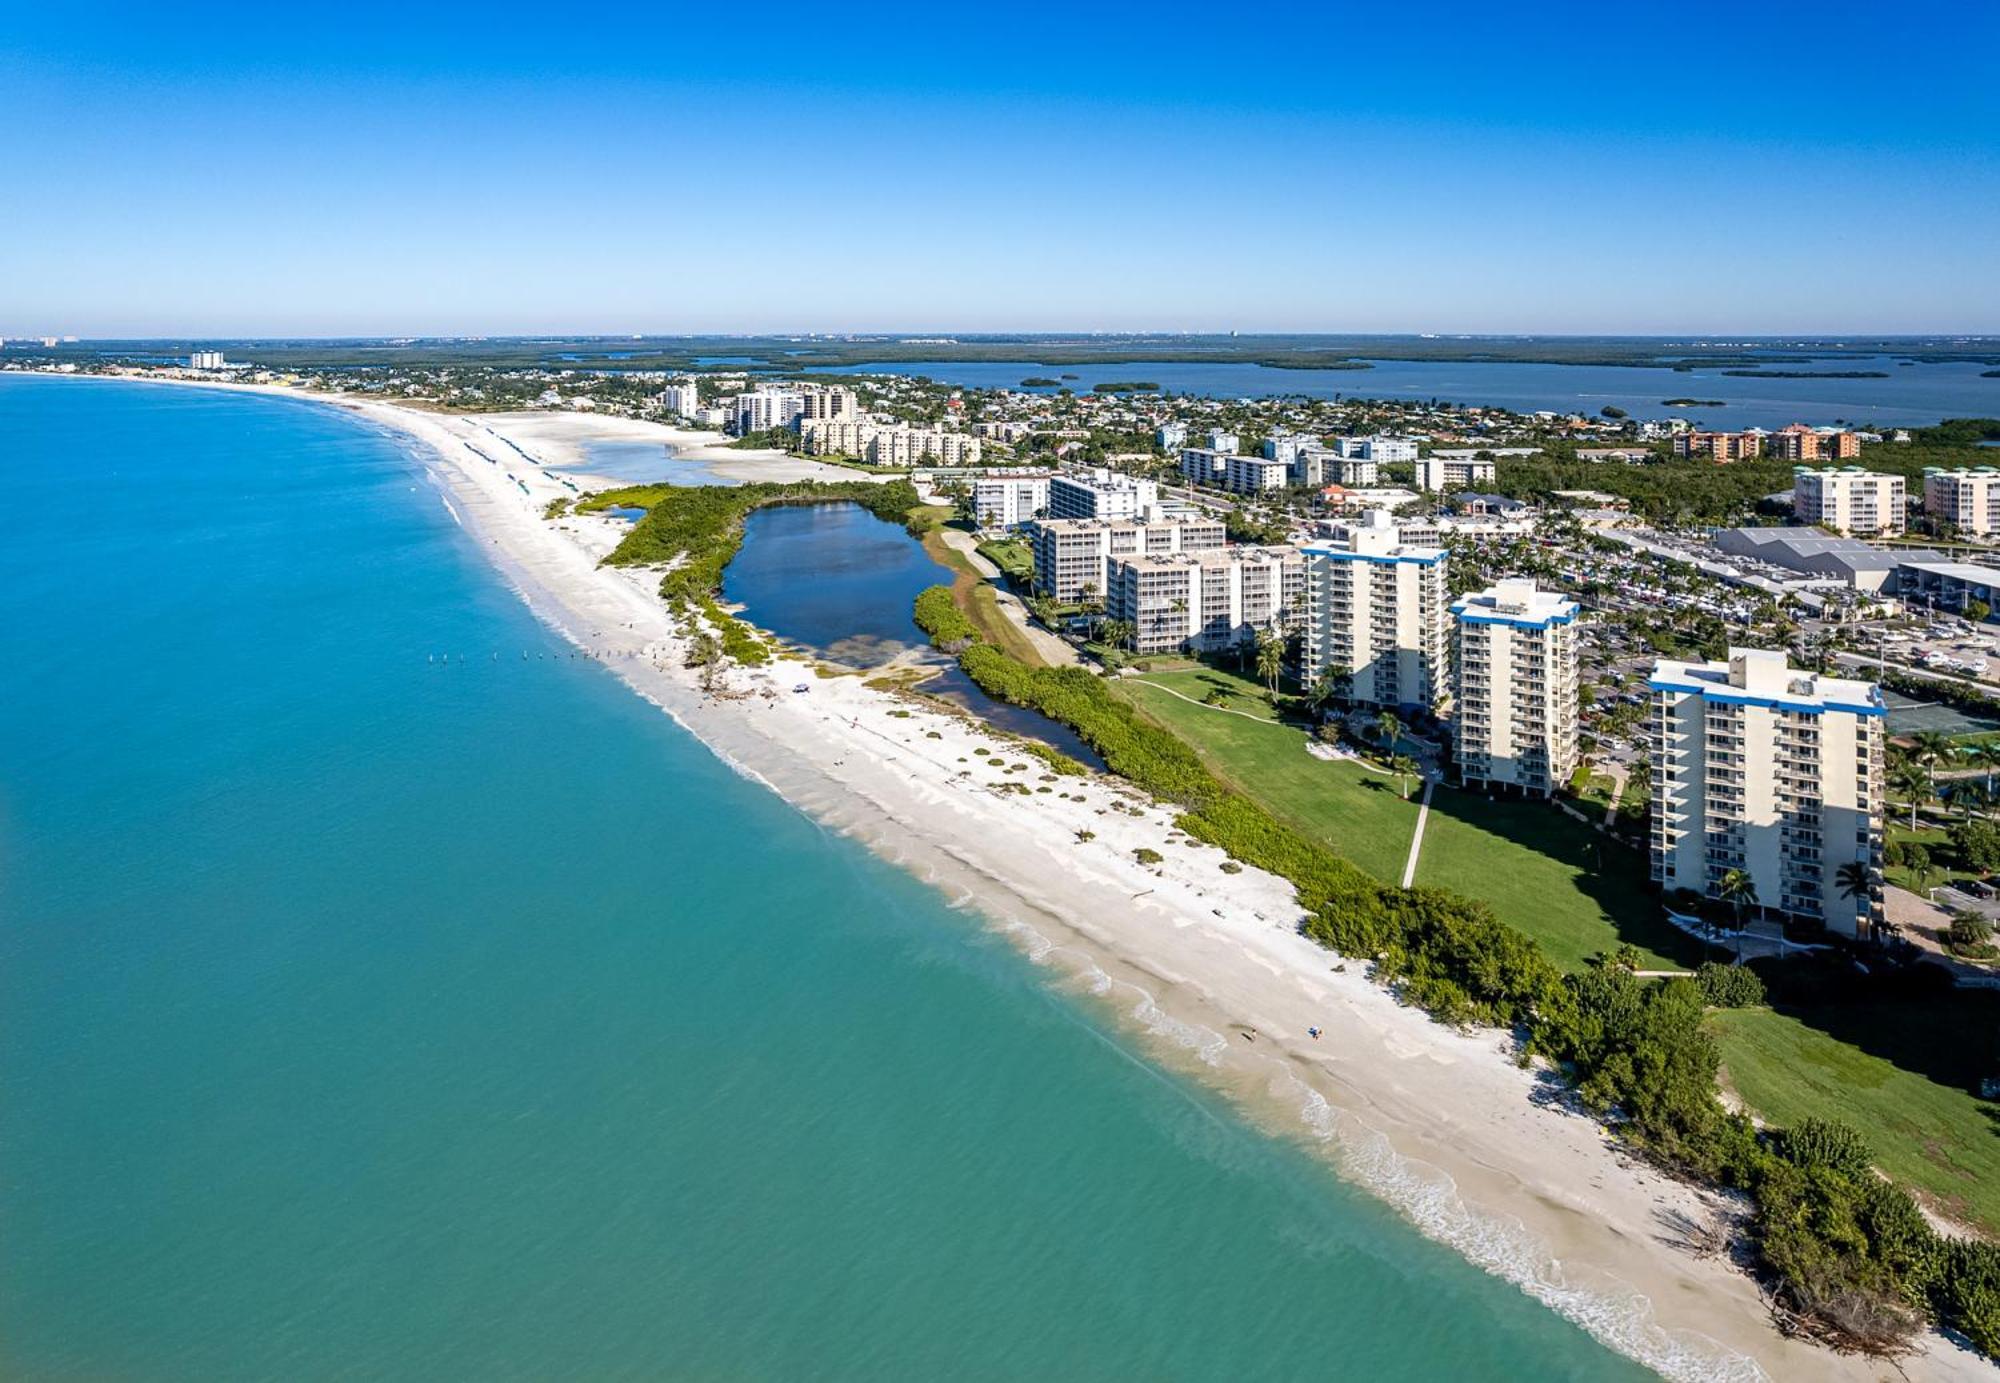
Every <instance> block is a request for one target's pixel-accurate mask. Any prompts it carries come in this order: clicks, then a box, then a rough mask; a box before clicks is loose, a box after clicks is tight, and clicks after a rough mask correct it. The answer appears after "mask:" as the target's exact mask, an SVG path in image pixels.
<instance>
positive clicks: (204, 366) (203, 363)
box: [188, 351, 222, 370]
mask: <svg viewBox="0 0 2000 1383" xmlns="http://www.w3.org/2000/svg"><path fill="white" fill-rule="evenodd" d="M188 368H189V369H190V370H219V369H221V368H222V352H221V351H196V352H194V353H193V354H192V355H190V356H188Z"/></svg>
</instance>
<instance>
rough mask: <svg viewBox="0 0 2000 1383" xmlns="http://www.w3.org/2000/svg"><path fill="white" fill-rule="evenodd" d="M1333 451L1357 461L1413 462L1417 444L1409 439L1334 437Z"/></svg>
mask: <svg viewBox="0 0 2000 1383" xmlns="http://www.w3.org/2000/svg"><path fill="white" fill-rule="evenodd" d="M1333 449H1334V451H1336V452H1338V453H1339V454H1340V455H1341V456H1346V457H1352V458H1354V459H1355V460H1357V461H1373V462H1376V463H1377V464H1380V463H1381V462H1384V461H1398V462H1400V461H1414V460H1416V459H1417V443H1416V439H1415V438H1411V437H1385V436H1380V435H1377V436H1373V437H1336V438H1334V439H1333Z"/></svg>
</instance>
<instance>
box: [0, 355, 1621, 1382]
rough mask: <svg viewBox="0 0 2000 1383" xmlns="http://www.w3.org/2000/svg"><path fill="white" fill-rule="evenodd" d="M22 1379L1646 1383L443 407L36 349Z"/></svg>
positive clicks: (13, 1330) (8, 1311)
mask: <svg viewBox="0 0 2000 1383" xmlns="http://www.w3.org/2000/svg"><path fill="white" fill-rule="evenodd" d="M0 480H4V490H0V496H3V497H0V1096H3V1098H0V1375H4V1376H5V1377H8V1378H21V1379H55V1378H90V1379H174V1380H178V1379H189V1380H195V1379H200V1380H219V1379H319V1378H334V1377H340V1378H368V1379H506V1378H535V1379H549V1378H590V1379H612V1378H648V1379H651V1378H673V1379H790V1378H816V1379H817V1378H830V1379H871V1380H881V1379H905V1378H907V1379H934V1378H940V1377H953V1378H965V1379H979V1378H1034V1379H1094V1378H1106V1379H1109V1378H1144V1379H1221V1378H1228V1379H1264V1378H1270V1379H1292V1378H1315V1377H1345V1378H1367V1379H1386V1380H1402V1379H1411V1380H1415V1379H1433V1378H1445V1377H1450V1378H1458V1379H1502V1378H1519V1377H1536V1378H1552V1379H1570V1378H1592V1379H1596V1378H1612V1379H1615V1378H1625V1377H1636V1376H1639V1372H1640V1371H1639V1370H1638V1369H1637V1367H1636V1366H1635V1365H1633V1364H1630V1363H1628V1362H1627V1361H1625V1360H1623V1359H1621V1358H1619V1357H1617V1356H1614V1355H1612V1354H1611V1353H1609V1352H1607V1351H1606V1350H1604V1349H1603V1348H1601V1347H1600V1346H1598V1345H1597V1344H1596V1343H1594V1342H1593V1341H1592V1340H1591V1339H1589V1338H1588V1337H1587V1336H1586V1335H1585V1334H1584V1333H1583V1332H1582V1331H1580V1330H1579V1329H1577V1328H1576V1327H1574V1326H1572V1325H1571V1324H1569V1323H1567V1322H1566V1321H1564V1320H1562V1319H1560V1318H1559V1317H1557V1316H1556V1315H1554V1314H1552V1313H1551V1312H1549V1311H1547V1310H1545V1309H1543V1308H1542V1307H1541V1306H1539V1305H1537V1304H1535V1303H1533V1302H1531V1301H1530V1300H1529V1299H1528V1298H1526V1297H1524V1296H1523V1295H1522V1294H1521V1293H1520V1292H1518V1291H1517V1290H1515V1289H1514V1288H1513V1287H1511V1286H1509V1285H1507V1284H1505V1283H1504V1282H1502V1281H1500V1280H1498V1279H1496V1278H1493V1277H1489V1276H1486V1275H1484V1274H1482V1273H1480V1272H1479V1271H1477V1270H1475V1269H1474V1268H1472V1267H1471V1266H1469V1265H1468V1264H1466V1263H1465V1262H1463V1261H1461V1260H1460V1259H1458V1258H1457V1257H1455V1256H1454V1255H1452V1254H1451V1253H1450V1252H1449V1251H1447V1250H1445V1249H1444V1248H1442V1247H1439V1246H1438V1245H1435V1244H1433V1243H1431V1242H1429V1241H1428V1240H1426V1239H1424V1238H1422V1237H1421V1236H1420V1235H1419V1234H1418V1233H1416V1232H1415V1230H1413V1229H1412V1228H1411V1227H1410V1226H1408V1225H1407V1224H1405V1223H1404V1222H1402V1221H1401V1220H1400V1219H1398V1218H1397V1217H1396V1216H1395V1215H1393V1214H1392V1213H1391V1212H1390V1211H1388V1210H1387V1209H1386V1208H1385V1207H1383V1206H1382V1205H1380V1204H1379V1203H1377V1202H1376V1201H1374V1200H1372V1199H1371V1198H1369V1197H1368V1196H1366V1195H1365V1194H1363V1193H1361V1192H1359V1191H1357V1190H1355V1189H1353V1188H1350V1187H1348V1186H1346V1185H1344V1184H1342V1183H1341V1182H1340V1181H1339V1180H1337V1179H1336V1178H1335V1177H1334V1176H1333V1175H1332V1174H1331V1173H1330V1172H1329V1171H1328V1170H1327V1168H1326V1167H1325V1166H1324V1165H1322V1163H1320V1162H1319V1161H1318V1160H1317V1159H1316V1158H1315V1157H1314V1156H1312V1155H1310V1154H1309V1153H1308V1151H1306V1150H1305V1149H1303V1148H1301V1147H1297V1146H1294V1145H1292V1144H1290V1143H1288V1142H1286V1141H1283V1140H1282V1139H1279V1138H1275V1137H1272V1136H1269V1135H1267V1134H1265V1133H1263V1132H1260V1131H1258V1130H1256V1129H1253V1128H1251V1127H1248V1126H1246V1125H1245V1124H1243V1123H1242V1122H1240V1121H1239V1120H1238V1119H1237V1118H1235V1117H1234V1116H1233V1115H1232V1114H1231V1112H1230V1111H1229V1109H1228V1107H1227V1106H1226V1105H1225V1104H1224V1103H1223V1102H1222V1100H1221V1099H1219V1098H1218V1097H1215V1096H1213V1095H1211V1094H1210V1093H1208V1092H1207V1091H1205V1090H1203V1089H1202V1088H1200V1087H1199V1086H1195V1085H1191V1084H1189V1083H1187V1082H1186V1081H1184V1080H1182V1079H1180V1078H1178V1077H1176V1076H1174V1075H1171V1074H1169V1073H1168V1072H1167V1071H1165V1070H1164V1069H1163V1068H1162V1067H1161V1066H1160V1065H1159V1064H1158V1063H1157V1062H1156V1061H1155V1060H1154V1059H1153V1058H1152V1057H1151V1056H1150V1055H1149V1054H1148V1052H1147V1050H1146V1049H1145V1047H1144V1045H1143V1043H1142V1042H1141V1040H1140V1039H1139V1038H1138V1037H1136V1036H1135V1035H1134V1034H1132V1033H1130V1032H1128V1031H1126V1030H1125V1029H1123V1028H1122V1027H1120V1026H1119V1025H1118V1024H1117V1023H1116V1022H1115V1021H1114V1019H1113V1017H1112V1016H1111V1015H1109V1014H1108V1013H1105V1012H1101V1011H1099V1010H1097V1009H1095V1008H1094V1007H1092V1006H1091V1004H1090V1003H1089V1002H1088V1001H1087V1000H1078V999H1074V998H1072V997H1070V996H1068V995H1067V994H1064V993H1061V992H1058V991H1057V990H1056V989H1055V988H1053V987H1052V986H1051V984H1050V983H1049V981H1048V979H1047V977H1046V976H1045V974H1044V973H1043V972H1042V971H1040V970H1038V969H1037V968H1036V967H1035V966H1034V965H1032V964H1031V963H1029V962H1028V961H1027V960H1026V959H1025V958H1024V957H1022V956H1021V955H1020V954H1018V953H1017V952H1016V951H1015V950H1013V949H1012V948H1011V947H1009V946H1008V945H1006V944H1004V943H1003V942H1002V941H1000V940H998V939H996V938H995V937H994V936H993V935H991V934H989V933H988V932H987V931H986V930H985V929H983V927H982V926H981V925H980V923H979V921H978V919H977V918H976V917H974V916H972V915H970V914H968V913H966V912H962V911H955V910H953V909H952V908H950V907H948V906H947V905H946V903H945V901H944V900H943V899H942V898H940V897H939V896H938V895H936V894H935V893H934V892H933V891H932V890H930V889H928V888H927V887H925V886H923V885H921V884H919V883H918V882H917V881H915V880H914V879H912V878H909V877H907V876H905V875H904V874H902V873H900V872H899V871H897V870H895V869H893V868H892V867H890V866H888V865H887V864H885V863H884V862H882V861H880V860H878V859H876V858H875V857H874V856H872V855H870V854H869V853H867V852H866V851H865V850H864V849H862V848H861V847H860V846H858V845H857V844H855V843H854V842H851V841H848V840H845V839H842V838H838V837H835V836H833V835H831V834H829V833H827V832H825V831H823V830H821V829H820V828H819V827H817V826H816V825H815V824H814V823H813V822H811V821H810V820H808V819H806V818H805V817H803V816H802V815H800V814H799V813H798V812H796V811H794V810H793V809H792V808H790V807H789V806H787V805H786V804H784V803H783V802H781V801H780V800H779V799H777V798H776V797H774V796H772V795H771V794H769V793H768V792H766V791H765V790H763V789H762V788H760V787H758V786H756V785H754V784H752V783H750V782H748V781H746V780H744V779H743V778H740V777H738V776H736V775H735V774H733V773H731V772H730V771H728V770H727V769H726V768H725V767H723V766H722V765H721V764H720V763H719V762H718V761H717V760H716V759H715V758H714V757H713V756H711V755H710V754H709V753H708V752H707V751H706V750H705V749H704V748H703V747H702V746H701V745H700V744H699V743H698V742H696V741H695V740H694V739H692V738H691V737H690V736H689V735H688V734H687V733H685V732H684V731H682V730H681V729H680V728H679V727H677V726H676V725H675V724H674V723H673V722H671V721H670V720H669V719H668V718H667V717H665V716H663V715H661V714H659V713H658V712H657V711H655V710H654V709H653V708H651V707H650V706H648V705H646V704H644V703H643V702H641V701H640V700H639V699H638V698H637V697H635V696H633V695H632V694H631V693H630V692H629V691H627V690H626V689H625V688H624V687H623V686H622V685H621V684H620V683H618V682H617V681H616V680H615V679H614V677H613V676H612V675H611V674H610V673H609V672H608V671H606V670H605V669H604V668H603V667H601V666H599V665H597V664H595V663H591V662H589V661H587V660H584V659H581V658H575V657H572V656H571V655H570V650H569V648H568V647H567V646H566V645H564V644H563V643H561V642H560V641H559V640H557V639H556V638H555V637H554V636H553V635H551V634H550V633H548V632H547V631H546V630H544V629H543V628H542V627H541V626H540V625H539V624H538V623H537V622H536V621H535V620H534V618H533V617H532V616H531V615H530V614H529V612H528V611H527V610H526V608H525V607H524V606H523V605H522V604H521V603H520V602H519V601H518V600H517V599H516V598H515V596H514V595H513V594H511V593H510V592H509V591H508V590H507V589H506V588H505V587H504V585H503V584H502V583H501V581H500V580H498V579H497V578H496V576H495V575H494V573H493V571H492V570H491V569H490V568H489V566H488V565H487V563H486V561H485V559H484V557H483V556H482V554H481V552H480V551H479V546H480V544H479V540H478V539H477V538H476V536H475V535H473V534H471V533H468V532H467V531H465V530H463V529H462V528H460V527H459V526H458V525H457V524H456V522H455V521H454V518H453V516H452V514H451V513H450V512H449V511H448V510H447V508H446V507H445V505H444V503H443V499H442V496H441V494H440V492H439V490H438V489H437V488H436V487H435V486H434V485H433V483H432V482H431V480H430V478H429V477H428V475H427V473H426V472H425V470H424V468H423V465H422V462H421V458H420V457H419V456H418V455H416V454H414V453H413V452H412V451H411V450H410V449H409V448H408V447H407V446H406V444H404V443H403V442H402V441H401V440H399V439H398V438H397V437H395V436H393V435H391V434H387V433H383V432H380V431H377V430H374V429H372V428H371V427H369V426H367V425H366V424H363V423H361V422H358V421H357V420H355V419H353V418H351V417H348V416H345V415H341V414H338V413H336V412H334V411H332V410H329V409H326V408H322V407H319V406H316V405H311V404H306V403H299V402H292V401H285V400H274V399H266V398H255V397H245V396H239V395H228V394H222V393H217V392H209V391H198V390H183V389H173V388H165V387H157V386H146V385H137V384H120V383H108V382H98V381H60V380H42V379H21V378H8V377H5V376H0Z"/></svg>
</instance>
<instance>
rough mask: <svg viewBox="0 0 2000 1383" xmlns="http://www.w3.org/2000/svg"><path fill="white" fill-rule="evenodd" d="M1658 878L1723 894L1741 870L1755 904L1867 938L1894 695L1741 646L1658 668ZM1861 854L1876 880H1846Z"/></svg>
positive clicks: (1875, 911) (1876, 913)
mask: <svg viewBox="0 0 2000 1383" xmlns="http://www.w3.org/2000/svg"><path fill="white" fill-rule="evenodd" d="M1650 685H1651V687H1652V691H1653V708H1654V709H1653V714H1654V720H1653V879H1654V881H1655V882H1657V883H1658V884H1659V885H1660V886H1661V887H1662V888H1664V889H1666V890H1668V891H1669V892H1671V891H1673V890H1676V889H1688V890H1691V891H1692V892H1694V893H1697V894H1700V895H1702V896H1703V897H1706V898H1715V899H1721V898H1723V897H1724V894H1723V887H1722V886H1723V880H1724V879H1725V878H1727V877H1728V876H1729V874H1730V872H1731V871H1732V870H1741V871H1743V873H1744V874H1746V875H1747V876H1748V877H1749V879H1750V882H1751V883H1752V884H1753V885H1754V886H1755V888H1756V899H1755V904H1754V906H1755V907H1756V908H1757V909H1760V910H1764V911H1774V912H1777V913H1780V914H1783V915H1785V916H1787V917H1793V918H1802V919H1808V920H1812V921H1818V922H1823V923H1824V924H1825V925H1826V926H1827V928H1828V929H1829V930H1831V931H1835V932H1839V933H1841V934H1842V935H1844V936H1854V937H1867V936H1870V935H1872V934H1873V932H1874V929H1875V927H1876V925H1877V924H1878V923H1879V921H1880V919H1881V915H1882V913H1881V903H1880V901H1879V900H1878V897H1877V895H1878V894H1879V892H1880V881H1881V868H1882V808H1883V800H1884V794H1883V782H1882V779H1883V756H1884V754H1885V752H1886V750H1885V743H1886V740H1887V737H1888V732H1887V730H1886V729H1885V727H1884V723H1883V720H1884V713H1883V704H1882V693H1881V691H1880V689H1879V688H1877V687H1876V686H1875V685H1874V684H1873V683H1869V682H1858V681H1849V680H1846V679H1843V678H1837V677H1826V676H1822V675H1820V674H1818V673H1813V672H1807V671H1803V670H1800V669H1797V668H1793V667H1791V666H1789V665H1788V664H1787V663H1786V660H1785V655H1784V654H1783V653H1780V652H1772V651H1768V650H1764V649H1749V648H1732V649H1730V650H1729V657H1728V658H1727V660H1725V661H1722V662H1712V663H1687V662H1678V661H1675V660H1672V659H1662V660H1661V661H1660V662H1659V663H1658V664H1657V665H1656V666H1655V668H1654V669H1653V676H1652V681H1651V684H1650ZM1849 864H1858V865H1860V866H1861V868H1862V870H1863V871H1864V872H1865V874H1866V876H1867V878H1868V880H1869V881H1870V884H1871V887H1870V888H1869V889H1867V890H1864V891H1862V892H1861V893H1860V894H1859V895H1854V894H1851V893H1850V892H1849V886H1848V885H1847V884H1846V883H1844V882H1843V881H1842V879H1841V877H1840V876H1841V873H1842V866H1844V865H1849Z"/></svg>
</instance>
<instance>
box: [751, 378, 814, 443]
mask: <svg viewBox="0 0 2000 1383" xmlns="http://www.w3.org/2000/svg"><path fill="white" fill-rule="evenodd" d="M805 407H806V401H805V396H804V395H803V394H801V393H800V392H799V391H798V390H797V389H790V388H784V387H782V386H779V385H770V384H767V385H760V386H759V387H758V388H755V389H752V390H750V392H748V393H746V394H738V395H737V396H736V403H735V408H734V412H735V418H734V421H733V426H734V427H735V429H736V432H737V435H738V436H744V435H747V434H749V433H752V432H769V431H770V430H771V429H772V428H774V427H790V426H792V425H793V424H794V423H796V422H798V420H799V416H800V415H801V414H802V413H804V412H805Z"/></svg>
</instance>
